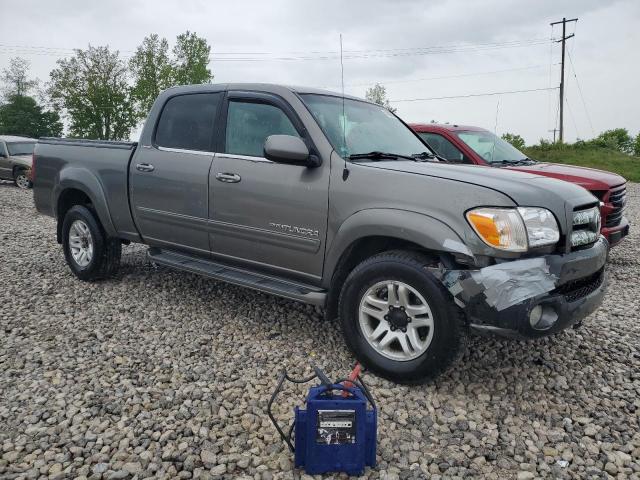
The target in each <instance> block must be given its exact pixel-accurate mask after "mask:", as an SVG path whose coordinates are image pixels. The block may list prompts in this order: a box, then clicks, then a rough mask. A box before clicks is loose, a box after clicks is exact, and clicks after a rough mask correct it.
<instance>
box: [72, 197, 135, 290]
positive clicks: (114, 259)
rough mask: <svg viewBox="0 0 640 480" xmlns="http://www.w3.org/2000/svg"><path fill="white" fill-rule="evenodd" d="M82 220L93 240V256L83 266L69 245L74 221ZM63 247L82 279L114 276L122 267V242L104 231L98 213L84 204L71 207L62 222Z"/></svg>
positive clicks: (74, 270) (75, 273) (75, 271)
mask: <svg viewBox="0 0 640 480" xmlns="http://www.w3.org/2000/svg"><path fill="white" fill-rule="evenodd" d="M76 220H81V221H82V222H84V223H85V224H86V226H87V227H88V228H89V231H90V232H91V239H92V241H93V256H92V258H91V260H90V261H89V263H88V265H85V266H81V265H79V264H78V262H77V261H76V260H75V259H74V258H73V255H72V253H71V246H70V245H69V233H70V229H71V226H72V225H73V223H74V221H76ZM62 247H63V249H64V257H65V259H66V260H67V264H68V265H69V268H70V269H71V271H72V272H73V274H74V275H75V276H76V277H78V278H79V279H80V280H84V281H87V282H88V281H93V280H102V279H105V278H108V277H111V276H113V275H114V274H115V273H116V272H117V271H118V268H119V267H120V256H121V254H122V243H121V242H120V239H118V238H110V237H107V235H106V234H105V232H104V229H103V228H102V225H100V221H99V220H98V217H97V215H96V214H95V213H94V212H93V211H92V210H90V209H88V208H87V207H85V206H82V205H75V206H73V207H71V208H70V209H69V211H68V212H67V214H66V215H65V217H64V221H63V224H62Z"/></svg>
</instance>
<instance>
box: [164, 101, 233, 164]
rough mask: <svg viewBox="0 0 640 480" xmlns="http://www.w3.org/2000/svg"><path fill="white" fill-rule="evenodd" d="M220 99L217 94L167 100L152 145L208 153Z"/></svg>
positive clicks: (211, 143)
mask: <svg viewBox="0 0 640 480" xmlns="http://www.w3.org/2000/svg"><path fill="white" fill-rule="evenodd" d="M221 98H222V94H221V93H197V94H189V95H179V96H176V97H172V98H170V99H169V100H168V101H167V103H166V104H165V106H164V108H163V109H162V114H161V115H160V120H159V121H158V127H157V129H156V135H155V143H156V145H158V146H160V147H168V148H179V149H183V150H199V151H212V150H213V148H212V146H213V136H214V128H215V127H214V122H215V118H216V114H217V112H218V107H219V105H220V100H221Z"/></svg>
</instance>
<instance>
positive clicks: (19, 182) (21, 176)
mask: <svg viewBox="0 0 640 480" xmlns="http://www.w3.org/2000/svg"><path fill="white" fill-rule="evenodd" d="M13 182H14V183H15V184H16V186H17V187H18V188H21V189H23V190H26V189H28V188H31V180H30V179H29V171H28V170H25V169H19V170H16V171H15V173H14V174H13Z"/></svg>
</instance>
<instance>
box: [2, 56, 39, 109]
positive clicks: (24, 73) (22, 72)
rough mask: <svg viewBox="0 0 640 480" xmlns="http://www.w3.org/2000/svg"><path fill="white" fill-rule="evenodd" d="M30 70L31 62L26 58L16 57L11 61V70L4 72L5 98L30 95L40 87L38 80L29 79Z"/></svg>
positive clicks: (3, 91)
mask: <svg viewBox="0 0 640 480" xmlns="http://www.w3.org/2000/svg"><path fill="white" fill-rule="evenodd" d="M29 68H30V64H29V61H28V60H25V59H24V58H21V57H14V58H12V59H11V60H9V68H5V69H3V70H2V83H3V88H2V93H3V94H4V96H5V98H7V99H8V98H9V97H11V96H13V95H18V96H22V95H28V94H29V92H30V91H31V90H32V89H33V88H35V87H36V86H37V85H38V80H36V79H30V78H29Z"/></svg>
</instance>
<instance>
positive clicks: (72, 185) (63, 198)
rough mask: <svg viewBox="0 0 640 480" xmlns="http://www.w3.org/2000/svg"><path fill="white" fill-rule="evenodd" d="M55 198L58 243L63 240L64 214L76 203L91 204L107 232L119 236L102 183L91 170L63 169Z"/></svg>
mask: <svg viewBox="0 0 640 480" xmlns="http://www.w3.org/2000/svg"><path fill="white" fill-rule="evenodd" d="M54 198H55V201H54V202H53V205H54V206H55V210H54V214H55V217H56V218H57V220H58V222H57V223H58V225H57V235H56V237H57V240H58V243H60V242H61V241H62V223H63V222H64V216H65V214H66V213H67V211H69V209H70V208H71V207H73V206H74V205H85V206H90V207H91V208H92V209H93V211H94V212H95V213H96V215H97V216H98V220H99V223H100V225H101V226H102V228H104V230H105V233H106V234H107V235H109V236H117V233H116V229H115V227H114V225H113V222H112V220H111V214H110V212H109V207H108V204H107V199H106V196H105V194H104V190H103V188H102V185H101V184H100V182H99V181H98V179H97V178H96V177H95V176H94V175H93V174H91V173H90V172H88V171H86V170H84V169H77V168H74V169H69V170H66V171H65V170H63V171H62V172H61V175H60V180H59V182H58V184H57V187H56V190H55V191H54Z"/></svg>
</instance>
